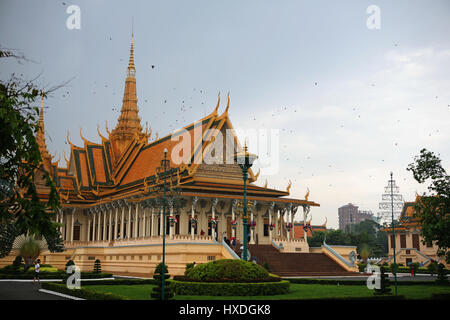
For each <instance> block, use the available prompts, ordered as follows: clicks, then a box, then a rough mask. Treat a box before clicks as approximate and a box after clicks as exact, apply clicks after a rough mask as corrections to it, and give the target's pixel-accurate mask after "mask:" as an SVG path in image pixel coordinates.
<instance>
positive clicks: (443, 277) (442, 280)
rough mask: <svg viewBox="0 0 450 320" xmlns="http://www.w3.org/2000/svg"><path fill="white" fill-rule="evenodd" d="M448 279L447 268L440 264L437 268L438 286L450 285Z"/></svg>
mask: <svg viewBox="0 0 450 320" xmlns="http://www.w3.org/2000/svg"><path fill="white" fill-rule="evenodd" d="M448 282H449V281H448V278H447V270H446V269H445V266H444V264H443V263H439V265H438V267H437V279H436V283H437V284H442V285H446V284H448Z"/></svg>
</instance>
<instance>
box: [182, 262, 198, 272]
mask: <svg viewBox="0 0 450 320" xmlns="http://www.w3.org/2000/svg"><path fill="white" fill-rule="evenodd" d="M193 267H195V262H193V263H187V264H186V270H185V271H184V275H186V273H187V272H188V270H190V269H192V268H193Z"/></svg>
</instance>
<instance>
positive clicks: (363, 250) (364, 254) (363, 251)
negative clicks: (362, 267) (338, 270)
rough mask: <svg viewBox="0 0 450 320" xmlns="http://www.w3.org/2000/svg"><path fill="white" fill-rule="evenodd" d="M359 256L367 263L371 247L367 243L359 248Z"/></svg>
mask: <svg viewBox="0 0 450 320" xmlns="http://www.w3.org/2000/svg"><path fill="white" fill-rule="evenodd" d="M359 256H360V257H361V259H363V260H364V263H367V259H369V256H370V247H369V245H368V244H367V243H362V244H361V245H360V247H359Z"/></svg>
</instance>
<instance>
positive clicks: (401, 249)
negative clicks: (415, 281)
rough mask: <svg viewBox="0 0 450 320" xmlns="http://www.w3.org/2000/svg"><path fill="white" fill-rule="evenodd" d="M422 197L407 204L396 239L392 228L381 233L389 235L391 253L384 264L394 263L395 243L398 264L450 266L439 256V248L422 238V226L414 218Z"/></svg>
mask: <svg viewBox="0 0 450 320" xmlns="http://www.w3.org/2000/svg"><path fill="white" fill-rule="evenodd" d="M419 200H420V197H419V196H418V197H416V201H414V202H405V204H404V205H403V210H402V212H401V214H400V219H399V223H398V224H397V223H396V225H395V239H394V234H393V231H392V227H385V228H383V229H381V231H383V232H386V233H387V234H388V235H389V237H388V238H389V253H388V259H387V260H384V261H383V262H387V263H388V264H390V263H393V262H394V259H393V258H394V242H395V251H396V252H395V254H396V262H397V263H401V264H403V265H405V266H408V265H410V264H411V263H415V262H418V263H419V264H420V265H422V266H428V264H429V263H430V262H432V261H436V262H438V263H443V264H444V265H445V266H446V267H447V268H448V267H449V266H450V264H448V263H446V261H445V258H442V257H439V256H438V255H437V251H438V246H437V245H436V243H435V242H428V243H427V242H425V243H424V238H423V237H422V234H421V232H422V230H421V229H422V226H421V225H420V224H419V219H418V218H417V217H415V216H414V211H415V210H414V205H415V204H416V203H417V201H419Z"/></svg>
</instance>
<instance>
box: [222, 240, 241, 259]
mask: <svg viewBox="0 0 450 320" xmlns="http://www.w3.org/2000/svg"><path fill="white" fill-rule="evenodd" d="M222 245H223V246H224V248H225V249H227V251H228V252H229V253H230V254H231V256H232V257H233V258H234V259H240V258H239V256H238V255H237V254H236V252H234V250H233V249H231V248H230V246H229V245H228V243H226V242H225V240H223V239H222Z"/></svg>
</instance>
